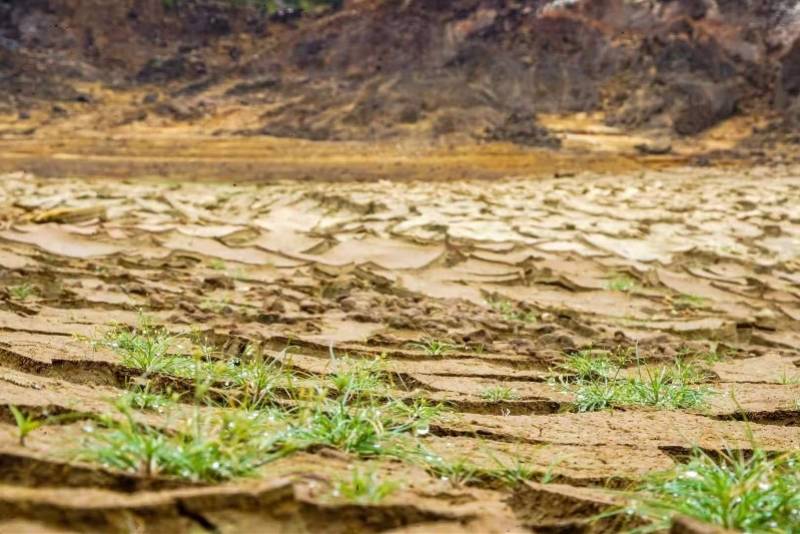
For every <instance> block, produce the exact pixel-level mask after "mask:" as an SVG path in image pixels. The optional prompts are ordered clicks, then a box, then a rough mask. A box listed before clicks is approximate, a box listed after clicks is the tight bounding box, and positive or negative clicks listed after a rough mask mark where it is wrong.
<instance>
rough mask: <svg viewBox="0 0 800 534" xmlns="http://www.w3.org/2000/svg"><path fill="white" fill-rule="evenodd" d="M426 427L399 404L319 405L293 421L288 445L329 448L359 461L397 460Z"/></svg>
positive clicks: (325, 403) (301, 447)
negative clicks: (383, 458)
mask: <svg viewBox="0 0 800 534" xmlns="http://www.w3.org/2000/svg"><path fill="white" fill-rule="evenodd" d="M427 424H428V422H427V421H425V420H422V419H418V418H415V417H414V416H413V414H410V413H409V412H408V410H407V409H406V407H405V405H403V404H402V403H400V402H393V403H389V404H385V405H379V404H377V403H376V404H371V405H367V406H348V405H347V404H345V403H344V402H342V401H337V402H318V403H317V404H315V405H313V406H312V407H311V408H310V409H308V410H306V411H305V412H304V413H301V414H300V415H299V416H298V417H297V418H296V419H295V420H294V421H293V423H292V428H291V429H290V430H289V432H288V436H289V437H288V441H287V443H288V444H289V445H290V447H291V448H293V449H308V448H312V447H319V446H327V447H332V448H334V449H338V450H341V451H344V452H349V453H353V454H356V455H358V456H360V457H372V456H386V455H389V456H397V455H400V454H402V452H401V451H403V450H404V449H405V448H406V446H407V444H408V438H410V437H411V436H412V435H413V434H415V433H416V430H417V429H418V428H420V426H423V425H424V426H427Z"/></svg>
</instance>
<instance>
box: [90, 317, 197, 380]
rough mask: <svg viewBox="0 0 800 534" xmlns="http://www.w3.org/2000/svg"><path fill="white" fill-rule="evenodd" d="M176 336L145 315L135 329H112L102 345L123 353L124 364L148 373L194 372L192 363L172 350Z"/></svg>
mask: <svg viewBox="0 0 800 534" xmlns="http://www.w3.org/2000/svg"><path fill="white" fill-rule="evenodd" d="M175 339H176V338H175V337H174V336H172V335H170V334H169V332H167V331H166V329H164V328H163V327H158V326H154V325H153V324H152V323H151V322H150V321H149V320H148V319H146V318H145V317H144V316H142V317H140V319H139V324H138V326H137V327H136V328H134V329H132V330H131V329H128V328H126V327H117V328H113V329H112V330H110V331H109V332H107V333H106V335H105V336H104V337H103V338H102V339H101V340H100V341H99V344H100V345H102V346H104V347H107V348H109V349H111V350H113V351H115V352H118V353H119V354H121V355H122V365H125V366H127V367H133V368H134V369H139V370H141V371H143V372H144V374H146V375H147V374H153V373H164V374H172V375H177V376H187V375H189V374H190V373H191V370H192V367H193V362H192V360H191V359H189V358H185V357H183V356H177V355H173V354H170V353H169V349H170V345H171V344H172V343H173V342H174V341H175Z"/></svg>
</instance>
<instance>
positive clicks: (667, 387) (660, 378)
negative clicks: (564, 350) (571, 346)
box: [553, 353, 713, 412]
mask: <svg viewBox="0 0 800 534" xmlns="http://www.w3.org/2000/svg"><path fill="white" fill-rule="evenodd" d="M624 361H625V360H624V359H619V360H618V361H613V360H612V359H610V358H609V357H607V356H604V355H599V356H597V357H596V359H593V358H592V355H591V354H588V353H579V354H577V355H574V356H571V357H570V358H569V359H568V360H567V362H566V363H565V364H564V365H562V368H563V369H566V370H568V371H571V372H572V375H570V376H568V377H562V378H560V379H559V380H558V381H553V383H554V384H556V385H558V386H559V387H560V388H561V389H563V390H564V391H567V392H571V393H574V395H575V401H574V406H575V409H576V410H577V411H579V412H593V411H598V410H604V409H609V408H625V407H631V406H650V407H654V408H659V409H666V410H669V409H686V408H699V407H702V406H704V405H705V403H706V401H707V399H708V397H709V396H710V395H711V394H713V390H712V389H710V388H708V387H705V386H701V385H699V384H698V383H699V382H701V381H702V380H703V373H702V371H701V370H700V369H699V368H697V367H696V366H695V365H691V364H686V363H683V362H681V361H680V360H678V361H676V362H675V363H674V364H672V365H670V366H660V367H647V366H642V365H638V364H637V367H636V372H635V374H632V376H631V374H630V373H629V374H628V376H622V374H623V365H624Z"/></svg>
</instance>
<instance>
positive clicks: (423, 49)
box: [0, 0, 800, 146]
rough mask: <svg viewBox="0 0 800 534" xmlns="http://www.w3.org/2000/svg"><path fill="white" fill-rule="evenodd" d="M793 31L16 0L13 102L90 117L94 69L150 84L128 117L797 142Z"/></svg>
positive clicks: (623, 3) (2, 20) (620, 18)
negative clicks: (733, 133) (550, 118)
mask: <svg viewBox="0 0 800 534" xmlns="http://www.w3.org/2000/svg"><path fill="white" fill-rule="evenodd" d="M798 35H800V5H798V2H796V1H794V0H662V1H654V0H650V1H645V0H591V1H589V0H583V1H581V0H575V1H569V0H528V1H510V0H452V1H443V0H437V1H432V0H386V1H376V0H349V1H346V2H344V4H343V5H342V7H341V8H340V9H337V10H323V11H320V12H315V13H305V14H298V13H288V14H287V13H281V14H278V15H274V14H273V15H270V14H268V13H266V12H265V11H263V10H261V9H259V8H258V7H257V6H254V5H252V4H245V5H242V4H241V3H239V2H228V1H211V0H180V1H179V2H176V3H165V2H163V1H162V0H118V1H114V2H108V1H106V0H80V1H79V0H35V1H24V2H23V1H21V0H5V1H3V2H0V77H1V78H2V79H1V80H0V88H2V95H0V99H2V102H3V105H4V107H5V111H6V112H7V113H18V112H22V113H23V117H24V116H26V115H27V114H28V113H29V111H30V110H32V109H33V110H35V109H39V108H40V107H41V106H47V107H50V106H52V101H53V100H60V101H65V102H78V103H79V104H80V106H78V108H76V109H78V111H77V112H78V113H80V112H82V111H81V110H86V111H87V112H88V111H91V110H92V108H93V107H96V106H99V105H101V104H102V102H101V100H102V98H103V97H98V96H97V95H96V94H95V93H93V92H92V91H88V92H87V91H86V89H85V87H86V86H87V85H86V82H99V84H97V83H95V84H93V85H92V87H98V86H99V87H103V88H105V89H112V90H113V91H124V90H130V89H132V88H136V89H142V88H147V87H151V86H152V87H153V88H154V90H152V92H150V94H146V95H145V98H142V99H139V100H137V101H135V102H133V103H132V104H131V105H130V109H129V110H128V111H127V112H126V114H124V116H123V117H118V118H116V119H115V120H116V121H117V122H118V123H119V122H126V123H136V122H140V121H144V120H146V119H147V117H163V118H167V119H169V120H177V121H191V120H195V119H198V118H201V117H213V116H223V115H224V114H225V113H226V112H227V111H229V110H230V109H232V108H234V107H238V108H240V109H242V108H243V109H248V110H251V111H250V113H249V115H250V120H249V121H247V124H245V125H242V124H238V125H235V126H234V125H231V124H227V123H223V124H221V125H220V127H219V131H218V132H217V133H221V132H225V133H236V134H249V135H254V134H267V135H273V136H279V137H299V138H308V139H361V140H374V139H386V138H398V137H400V138H402V137H409V136H422V137H423V138H424V137H429V136H430V137H440V136H447V135H457V136H458V135H460V136H467V137H469V138H473V139H491V140H508V141H512V142H515V143H519V144H526V145H545V146H556V145H558V142H559V141H558V140H557V139H555V138H554V137H553V136H552V135H550V134H549V132H548V131H547V130H546V129H545V128H543V127H542V126H540V125H539V124H538V123H537V121H536V117H537V115H540V114H543V113H558V114H569V113H577V112H602V116H603V118H604V120H605V122H606V123H607V124H608V125H613V126H617V127H619V128H622V129H624V130H631V131H639V130H643V131H650V132H657V133H658V134H659V135H663V134H667V135H675V136H692V135H696V134H698V133H700V132H703V131H704V130H706V129H708V128H710V127H712V126H714V125H716V124H718V123H720V122H721V121H724V120H725V119H728V118H730V117H732V116H737V115H745V116H758V117H763V118H765V119H767V120H766V121H765V122H766V123H768V126H767V127H766V128H762V129H760V130H757V131H755V134H756V140H755V141H754V142H755V143H756V144H758V143H763V142H770V141H772V142H774V141H776V140H780V141H783V140H785V139H787V138H788V139H789V140H791V138H792V135H793V133H792V132H793V130H794V125H795V121H794V117H796V116H797V115H798V114H800V113H799V112H798V110H800V104H798V94H800V40H798ZM102 94H104V95H108V94H109V93H108V92H106V93H102ZM105 98H109V97H108V96H106V97H105ZM70 112H72V111H71V108H70ZM48 113H49V114H50V115H51V116H55V117H56V118H57V116H58V115H59V114H64V113H65V108H64V107H63V106H60V105H55V106H52V108H48ZM776 117H777V119H776Z"/></svg>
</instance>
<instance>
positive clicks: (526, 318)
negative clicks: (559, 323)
mask: <svg viewBox="0 0 800 534" xmlns="http://www.w3.org/2000/svg"><path fill="white" fill-rule="evenodd" d="M489 305H490V306H491V307H492V309H493V310H495V311H496V312H498V313H499V314H500V315H501V316H502V317H503V319H504V320H506V321H509V322H521V323H533V322H535V321H536V314H535V313H534V312H532V311H525V310H521V309H519V308H518V307H517V306H516V305H514V304H513V303H512V302H511V301H510V300H505V299H499V300H489Z"/></svg>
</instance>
